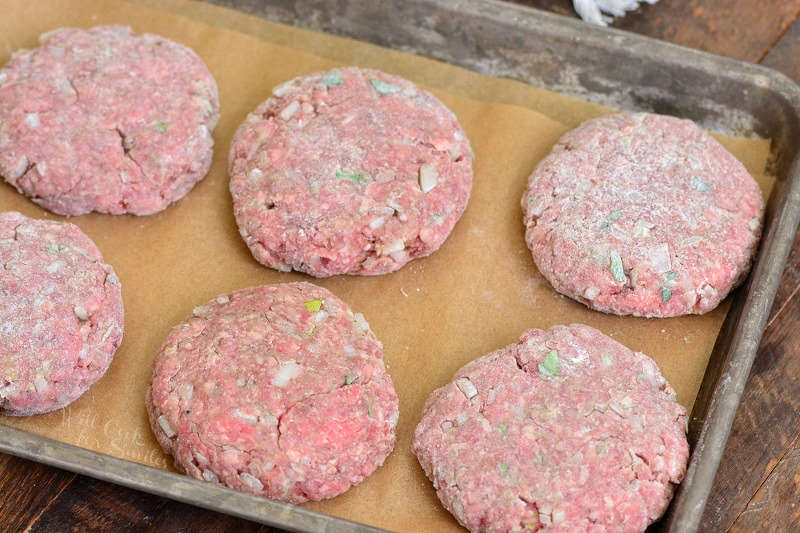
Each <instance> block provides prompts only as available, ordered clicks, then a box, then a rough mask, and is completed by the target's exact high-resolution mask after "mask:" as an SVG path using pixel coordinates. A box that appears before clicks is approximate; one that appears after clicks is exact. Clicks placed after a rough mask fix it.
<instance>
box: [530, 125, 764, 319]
mask: <svg viewBox="0 0 800 533" xmlns="http://www.w3.org/2000/svg"><path fill="white" fill-rule="evenodd" d="M522 210H523V215H524V216H523V222H524V224H525V228H526V231H525V239H526V241H527V243H528V247H529V248H530V249H531V252H532V254H533V259H534V261H535V262H536V266H537V267H538V269H539V271H540V272H541V274H542V275H543V276H544V277H545V278H547V280H548V281H550V283H551V284H552V285H553V287H554V288H555V289H556V290H557V291H558V292H560V293H562V294H565V295H566V296H569V297H570V298H573V299H575V300H578V301H579V302H582V303H584V304H586V305H587V306H589V307H591V308H593V309H596V310H598V311H603V312H606V313H615V314H619V315H636V316H647V317H669V316H678V315H685V314H691V313H697V314H701V313H706V312H708V311H711V310H712V309H714V308H715V307H716V306H717V305H719V303H720V302H721V301H722V300H723V299H724V298H725V296H726V295H727V294H728V293H729V292H730V291H731V289H732V288H734V287H735V286H737V285H738V284H739V283H741V281H742V280H743V279H744V277H745V276H746V275H747V272H748V270H749V269H750V264H751V261H752V259H753V255H754V253H755V250H756V247H757V245H758V240H759V237H760V234H761V219H762V215H763V211H764V201H763V199H762V195H761V191H760V190H759V187H758V184H757V183H756V182H755V180H754V179H753V178H752V177H751V176H750V175H749V174H748V173H747V171H746V170H745V168H744V166H742V164H741V163H739V161H737V160H736V158H734V157H733V155H731V154H730V153H729V152H727V151H726V150H725V149H724V148H723V147H722V146H721V145H720V144H719V143H718V142H717V141H716V140H714V139H713V138H712V137H711V136H709V135H708V134H706V133H705V132H703V131H702V130H701V129H700V128H699V127H697V125H695V124H694V123H693V122H691V121H689V120H681V119H677V118H672V117H667V116H661V115H654V114H648V113H638V114H624V113H619V114H614V115H607V116H604V117H600V118H596V119H592V120H589V121H587V122H584V123H583V124H581V125H580V126H579V127H578V128H577V129H575V130H573V131H571V132H569V133H567V134H566V135H564V136H563V137H562V138H561V139H560V140H559V141H558V143H557V144H556V146H555V147H554V148H553V151H552V152H551V153H550V155H548V156H547V157H546V158H545V159H544V160H542V161H541V162H540V163H539V165H538V166H537V167H536V169H535V170H534V171H533V174H531V176H530V178H529V180H528V187H527V189H526V191H525V193H524V194H523V196H522Z"/></svg>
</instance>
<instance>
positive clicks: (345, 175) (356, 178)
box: [336, 170, 364, 183]
mask: <svg viewBox="0 0 800 533" xmlns="http://www.w3.org/2000/svg"><path fill="white" fill-rule="evenodd" d="M336 177H337V178H342V179H346V180H350V181H352V182H353V183H361V178H363V177H364V174H362V173H361V172H352V173H351V172H342V171H341V170H337V171H336Z"/></svg>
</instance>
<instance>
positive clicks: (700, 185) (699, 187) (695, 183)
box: [692, 176, 711, 192]
mask: <svg viewBox="0 0 800 533" xmlns="http://www.w3.org/2000/svg"><path fill="white" fill-rule="evenodd" d="M692 189H694V190H696V191H700V192H708V191H710V190H711V187H709V186H708V183H706V182H705V181H703V180H701V179H700V178H698V177H697V176H695V177H693V178H692Z"/></svg>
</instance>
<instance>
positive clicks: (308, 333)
mask: <svg viewBox="0 0 800 533" xmlns="http://www.w3.org/2000/svg"><path fill="white" fill-rule="evenodd" d="M315 329H317V328H311V329H310V330H308V331H305V332H303V335H305V336H306V337H310V336H312V335H313V334H314V330H315Z"/></svg>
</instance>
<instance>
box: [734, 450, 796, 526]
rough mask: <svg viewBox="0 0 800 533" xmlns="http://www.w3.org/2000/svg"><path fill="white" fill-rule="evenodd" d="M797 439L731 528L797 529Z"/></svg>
mask: <svg viewBox="0 0 800 533" xmlns="http://www.w3.org/2000/svg"><path fill="white" fill-rule="evenodd" d="M798 502H800V439H798V440H795V441H794V443H793V445H792V446H791V448H790V449H789V451H788V452H787V453H786V455H784V456H783V458H782V459H781V461H780V462H779V463H778V464H777V466H776V467H775V469H774V470H773V471H772V473H771V474H770V475H769V477H768V478H767V480H766V481H765V482H764V484H763V485H761V488H759V489H758V492H757V493H756V495H755V496H754V497H753V499H752V501H751V502H750V504H749V505H748V506H747V509H746V510H745V511H744V512H743V513H742V514H741V515H739V517H738V518H737V519H736V522H735V523H734V524H733V527H732V528H731V531H732V532H734V533H749V532H751V531H797V530H798V524H800V504H798Z"/></svg>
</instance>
